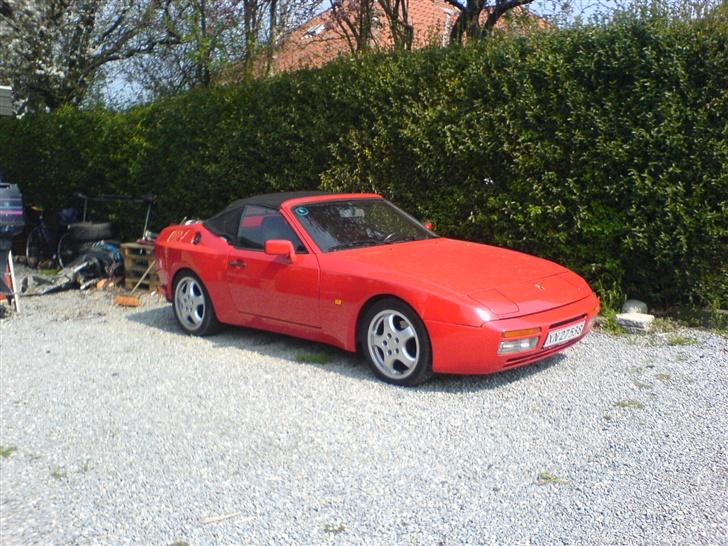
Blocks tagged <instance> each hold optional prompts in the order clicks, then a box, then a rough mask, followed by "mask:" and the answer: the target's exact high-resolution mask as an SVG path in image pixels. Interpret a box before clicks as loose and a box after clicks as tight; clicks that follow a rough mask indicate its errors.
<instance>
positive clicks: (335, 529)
mask: <svg viewBox="0 0 728 546" xmlns="http://www.w3.org/2000/svg"><path fill="white" fill-rule="evenodd" d="M344 531H346V525H344V524H343V523H327V524H326V525H324V532H325V533H331V534H332V535H338V534H339V533H343V532H344Z"/></svg>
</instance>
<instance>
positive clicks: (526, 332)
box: [501, 328, 541, 339]
mask: <svg viewBox="0 0 728 546" xmlns="http://www.w3.org/2000/svg"><path fill="white" fill-rule="evenodd" d="M540 332H541V328H526V329H525V330H510V331H508V332H503V334H502V336H501V337H505V338H509V339H511V338H514V337H526V336H532V335H533V334H538V333H540Z"/></svg>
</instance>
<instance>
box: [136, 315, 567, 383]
mask: <svg viewBox="0 0 728 546" xmlns="http://www.w3.org/2000/svg"><path fill="white" fill-rule="evenodd" d="M127 318H128V320H131V321H133V322H136V323H138V324H143V325H145V326H150V327H152V328H156V329H158V330H161V331H163V332H167V333H170V334H173V335H176V336H180V337H188V334H186V333H184V332H183V331H182V330H181V328H180V326H179V325H178V324H177V321H176V319H175V318H174V314H173V312H172V307H171V306H166V307H160V308H156V309H147V310H144V311H139V312H136V313H132V314H129V315H128V316H127ZM202 339H204V340H205V341H207V342H209V343H210V344H212V345H214V346H215V347H233V348H238V349H244V350H247V351H252V352H256V353H259V354H261V355H265V356H269V357H273V358H279V359H283V360H287V361H289V362H294V363H296V364H298V365H301V366H313V367H314V368H318V369H321V370H324V371H326V372H329V373H338V374H341V375H345V376H347V377H352V378H355V379H360V380H364V381H372V382H376V383H377V384H382V382H381V381H380V380H379V379H377V378H376V377H374V375H373V373H372V372H371V371H370V370H369V367H368V366H367V365H365V363H364V361H363V359H362V358H361V357H359V356H358V355H355V354H352V353H349V352H347V351H343V350H341V349H337V348H335V347H331V346H329V345H324V344H322V343H316V342H313V341H306V340H303V339H299V338H295V337H290V336H286V335H283V334H273V333H270V332H265V331H262V330H254V329H251V328H245V327H242V326H225V327H223V330H222V331H221V332H220V333H218V334H215V335H212V336H208V337H205V338H202ZM311 354H314V355H325V357H326V358H327V359H328V360H329V361H328V362H326V363H315V362H301V361H299V360H298V358H297V357H298V355H311ZM565 358H566V357H565V356H564V355H563V354H558V355H554V356H552V357H550V358H547V359H546V360H543V361H541V362H537V363H536V364H531V365H528V366H524V367H522V368H514V369H512V370H508V371H505V372H501V373H498V374H492V375H482V376H468V375H436V376H435V377H433V378H432V379H431V380H430V381H429V382H427V383H425V384H424V385H421V386H419V387H417V389H418V390H420V391H424V392H442V393H455V394H457V393H462V392H475V391H481V390H486V389H498V388H500V387H503V386H505V385H508V384H509V383H513V382H514V381H520V380H522V379H526V378H528V377H530V376H532V375H535V374H538V373H541V372H542V371H544V370H547V369H548V368H550V367H552V366H555V365H557V364H558V363H559V362H561V361H562V360H564V359H565ZM392 388H397V387H394V386H393V387H392Z"/></svg>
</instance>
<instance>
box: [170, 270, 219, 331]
mask: <svg viewBox="0 0 728 546" xmlns="http://www.w3.org/2000/svg"><path fill="white" fill-rule="evenodd" d="M172 307H173V309H174V316H175V318H176V319H177V322H178V323H179V325H180V326H181V327H182V329H183V330H184V331H185V332H187V333H188V334H191V335H193V336H207V335H210V334H214V333H216V332H217V331H218V330H219V329H220V322H219V321H218V320H217V315H216V314H215V309H214V307H213V305H212V300H211V299H210V295H209V294H208V293H207V288H205V285H204V284H203V283H202V281H201V280H200V278H199V277H198V276H197V275H195V274H194V273H193V272H192V271H189V270H185V271H181V272H180V273H178V274H177V276H176V277H175V279H174V293H173V297H172Z"/></svg>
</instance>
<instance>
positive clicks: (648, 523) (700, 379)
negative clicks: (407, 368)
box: [0, 291, 728, 546]
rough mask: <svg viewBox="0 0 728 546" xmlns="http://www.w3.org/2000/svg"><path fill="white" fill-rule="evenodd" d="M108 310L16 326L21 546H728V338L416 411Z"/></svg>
mask: <svg viewBox="0 0 728 546" xmlns="http://www.w3.org/2000/svg"><path fill="white" fill-rule="evenodd" d="M111 299H112V295H111V294H110V293H109V292H102V291H95V292H89V293H79V292H69V293H64V294H58V295H53V296H44V297H39V298H28V299H25V300H23V302H22V303H24V310H23V313H22V314H20V315H14V316H11V317H9V318H5V319H2V320H0V359H1V361H0V382H1V384H0V411H1V412H2V413H1V421H2V422H1V425H2V426H1V428H0V446H2V457H0V472H1V476H0V477H1V480H0V538H1V540H0V542H1V543H2V544H3V545H4V546H9V545H14V544H76V543H78V544H88V543H107V544H160V545H164V544H172V543H178V544H184V543H187V544H247V543H250V544H304V543H305V544H320V543H336V544H367V545H376V544H474V543H478V544H482V543H499V544H501V543H502V544H524V543H532V544H554V543H559V544H561V543H580V544H625V543H630V544H637V543H641V544H657V543H691V544H695V543H702V544H718V543H723V544H725V543H726V540H727V539H726V537H728V432H726V431H728V402H727V398H728V396H727V395H728V388H727V387H728V373H727V366H728V340H726V338H724V337H720V336H718V335H715V334H711V333H706V332H703V331H697V330H685V331H681V332H679V335H680V336H682V337H680V336H678V335H675V334H671V335H669V336H668V335H662V336H650V337H642V338H637V337H611V336H607V335H604V334H598V333H594V334H591V335H589V336H588V338H587V339H586V340H584V341H583V342H582V343H580V344H578V345H576V346H575V347H573V348H571V349H569V350H567V351H566V352H565V353H564V354H563V355H561V356H556V357H554V358H551V359H550V360H547V361H545V362H543V363H540V364H536V365H532V366H529V367H526V368H522V369H517V370H512V371H509V372H506V373H502V374H499V375H494V376H486V377H456V376H448V377H437V378H435V379H434V380H433V381H431V382H430V383H428V384H426V385H424V386H421V387H419V388H415V389H402V388H396V387H392V386H388V385H386V384H384V383H382V382H380V381H377V380H376V379H374V378H373V376H372V374H371V373H370V372H369V370H368V369H367V367H366V366H365V365H364V364H363V363H362V362H360V361H359V360H358V359H357V358H356V357H354V356H351V355H349V354H347V353H343V352H340V351H337V350H335V349H331V348H327V347H325V346H322V345H318V344H313V343H308V342H304V341H299V340H295V339H291V338H287V337H283V336H277V335H272V334H264V333H259V332H254V331H251V330H245V329H228V330H226V331H224V332H223V333H222V334H220V335H218V336H215V337H211V338H204V339H199V338H194V337H188V336H186V335H183V334H181V332H180V330H179V329H178V327H177V325H176V323H175V320H174V317H173V315H172V310H171V306H170V305H168V304H167V303H166V302H164V301H162V300H161V299H158V298H156V297H153V296H145V298H144V305H143V306H142V307H139V308H136V309H122V308H119V307H115V306H113V305H112V304H111ZM685 343H687V344H685ZM312 355H315V356H319V355H323V357H322V360H326V359H328V362H323V363H302V362H298V361H297V359H298V358H300V357H302V356H306V357H310V356H312Z"/></svg>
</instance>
